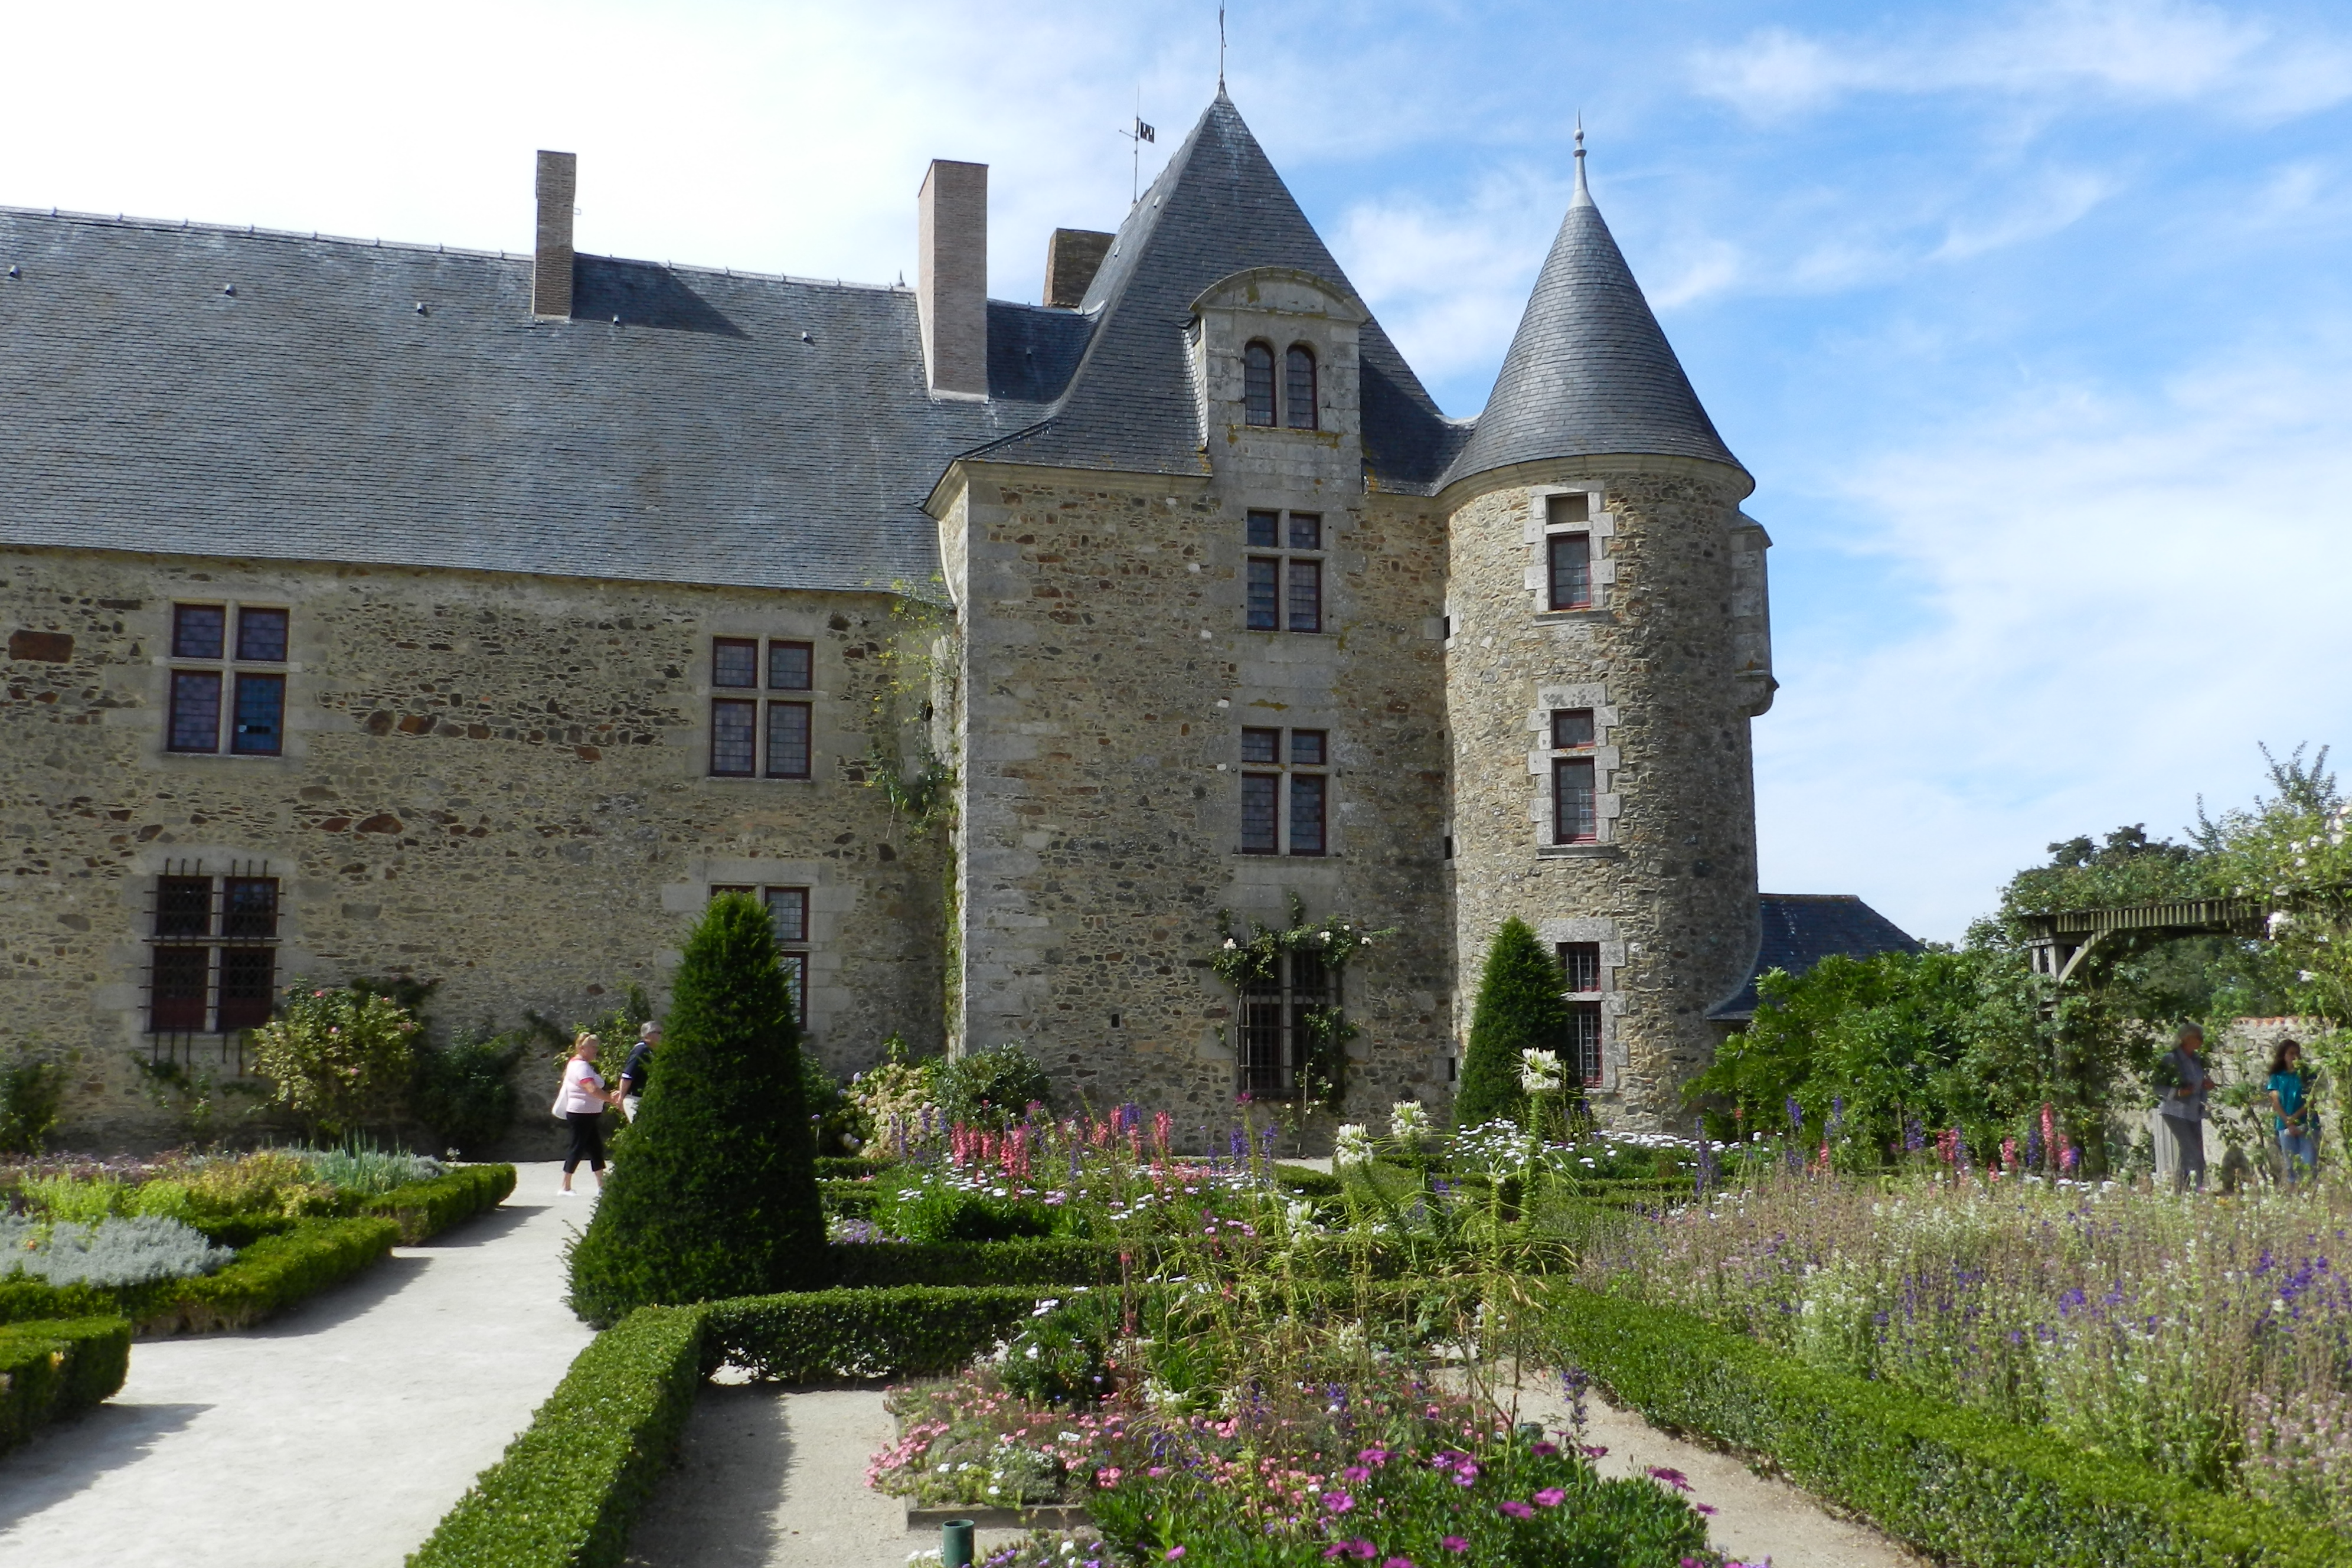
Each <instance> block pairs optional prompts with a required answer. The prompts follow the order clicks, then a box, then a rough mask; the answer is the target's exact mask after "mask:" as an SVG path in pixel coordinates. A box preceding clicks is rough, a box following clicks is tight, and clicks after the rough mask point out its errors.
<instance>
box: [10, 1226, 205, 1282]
mask: <svg viewBox="0 0 2352 1568" xmlns="http://www.w3.org/2000/svg"><path fill="white" fill-rule="evenodd" d="M42 1229H43V1227H42V1226H38V1225H37V1224H35V1223H33V1222H31V1221H29V1220H23V1219H0V1258H5V1265H0V1267H5V1273H6V1274H19V1273H21V1274H30V1275H33V1276H35V1277H36V1278H37V1279H46V1280H47V1281H48V1282H49V1283H50V1284H52V1285H100V1286H115V1285H145V1284H149V1283H152V1281H154V1280H158V1279H194V1278H195V1277H196V1276H197V1275H199V1274H210V1273H212V1272H213V1271H214V1270H215V1269H217V1268H220V1267H221V1266H222V1265H224V1264H226V1263H227V1262H228V1260H229V1259H230V1258H235V1257H236V1250H235V1249H234V1248H231V1247H215V1246H214V1245H213V1244H212V1243H211V1241H209V1240H207V1239H206V1238H205V1234H204V1232H202V1231H200V1230H197V1229H196V1228H195V1227H194V1226H187V1225H183V1224H181V1223H180V1222H179V1221H178V1220H175V1219H166V1218H164V1217H163V1215H133V1216H131V1217H129V1218H123V1217H121V1216H117V1217H115V1218H111V1219H106V1220H101V1221H100V1222H99V1223H98V1224H97V1225H94V1226H90V1225H74V1224H71V1223H69V1222H68V1223H62V1224H58V1225H55V1226H48V1227H47V1235H46V1236H44V1235H43V1234H42ZM0 1278H5V1275H0Z"/></svg>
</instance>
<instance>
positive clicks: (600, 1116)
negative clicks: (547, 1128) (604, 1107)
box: [563, 1110, 604, 1176]
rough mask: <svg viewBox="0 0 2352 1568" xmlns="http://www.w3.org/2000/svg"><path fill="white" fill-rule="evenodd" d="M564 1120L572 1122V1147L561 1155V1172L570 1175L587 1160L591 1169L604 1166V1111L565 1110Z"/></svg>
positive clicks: (598, 1169)
mask: <svg viewBox="0 0 2352 1568" xmlns="http://www.w3.org/2000/svg"><path fill="white" fill-rule="evenodd" d="M563 1120H564V1121H569V1122H570V1123H572V1148H571V1150H570V1152H567V1153H566V1154H565V1155H564V1156H563V1173H564V1174H565V1175H567V1176H568V1175H570V1174H571V1173H572V1172H574V1171H576V1170H578V1169H579V1168H580V1162H581V1161H583V1160H585V1161H587V1162H588V1168H589V1169H590V1170H592V1171H601V1170H603V1169H604V1112H603V1111H601V1110H574V1111H570V1112H567V1113H566V1114H565V1116H564V1118H563Z"/></svg>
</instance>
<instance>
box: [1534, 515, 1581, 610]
mask: <svg viewBox="0 0 2352 1568" xmlns="http://www.w3.org/2000/svg"><path fill="white" fill-rule="evenodd" d="M1544 550H1545V552H1546V553H1547V555H1548V557H1549V571H1550V581H1551V597H1550V599H1549V601H1548V602H1549V604H1550V605H1551V607H1552V608H1553V609H1555V610H1589V609H1591V607H1592V536H1591V534H1589V533H1554V534H1550V535H1548V536H1546V538H1545V540H1544Z"/></svg>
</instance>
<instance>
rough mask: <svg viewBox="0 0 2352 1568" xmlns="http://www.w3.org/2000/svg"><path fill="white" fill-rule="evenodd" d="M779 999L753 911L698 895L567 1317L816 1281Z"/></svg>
mask: <svg viewBox="0 0 2352 1568" xmlns="http://www.w3.org/2000/svg"><path fill="white" fill-rule="evenodd" d="M793 1012H794V1009H793V999H792V991H791V987H790V986H789V984H786V982H785V979H784V972H783V967H782V965H781V964H780V963H777V961H776V935H775V929H774V927H773V926H772V925H771V924H770V923H769V921H768V913H767V911H766V910H763V909H761V907H760V905H759V903H758V902H757V901H756V900H752V899H751V898H748V897H746V896H744V895H742V894H740V893H729V894H723V895H721V896H720V897H719V898H717V899H714V900H711V904H710V908H709V910H707V911H706V912H705V913H704V915H703V917H702V920H701V922H700V923H699V924H698V925H697V926H696V927H695V928H694V933H693V935H692V936H690V937H689V938H688V940H687V944H686V954H685V959H684V962H682V963H680V964H679V965H678V970H677V984H676V986H675V987H674V989H673V990H672V992H671V994H670V1006H669V1016H668V1017H667V1019H666V1020H665V1021H664V1026H663V1036H662V1044H661V1049H660V1051H659V1052H658V1053H657V1054H656V1057H655V1058H654V1067H653V1073H652V1077H651V1080H650V1082H649V1083H648V1084H647V1086H646V1097H645V1103H644V1104H643V1105H641V1106H639V1107H638V1110H637V1120H636V1121H635V1123H634V1124H632V1125H631V1127H630V1128H629V1131H628V1136H627V1137H626V1138H625V1140H623V1146H622V1149H621V1152H620V1153H619V1156H618V1157H617V1158H616V1159H615V1160H614V1163H613V1168H612V1170H611V1172H610V1173H608V1174H607V1177H606V1180H605V1184H604V1197H603V1201H601V1202H600V1203H599V1204H598V1205H596V1215H595V1217H594V1218H593V1219H592V1220H591V1221H590V1222H589V1224H588V1229H587V1232H586V1234H584V1235H583V1236H582V1237H581V1238H580V1240H579V1242H578V1243H577V1244H576V1245H575V1246H574V1247H573V1248H572V1258H571V1264H572V1310H573V1311H575V1312H577V1313H579V1314H580V1316H581V1317H583V1318H584V1319H585V1320H587V1321H589V1322H591V1323H593V1324H595V1325H597V1326H598V1327H600V1328H601V1327H604V1326H606V1325H609V1324H612V1323H614V1322H617V1321H620V1320H621V1319H622V1318H624V1317H625V1316H627V1315H628V1314H629V1313H630V1312H631V1311H633V1310H635V1309H636V1308H638V1307H642V1306H646V1305H648V1304H652V1303H657V1302H658V1303H677V1302H685V1301H707V1300H717V1299H719V1298H721V1297H727V1296H757V1295H765V1294H767V1293H770V1292H772V1291H777V1290H791V1289H805V1288H809V1287H813V1286H820V1285H822V1284H824V1283H825V1280H824V1274H825V1240H824V1209H823V1207H822V1206H821V1200H820V1199H819V1198H818V1195H817V1186H816V1166H815V1152H814V1141H813V1140H812V1139H811V1137H810V1134H809V1125H808V1112H807V1107H806V1105H805V1103H804V1100H803V1095H802V1090H801V1061H800V1029H799V1026H798V1025H797V1024H796V1023H795V1022H794V1018H793Z"/></svg>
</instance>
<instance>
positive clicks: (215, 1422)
mask: <svg viewBox="0 0 2352 1568" xmlns="http://www.w3.org/2000/svg"><path fill="white" fill-rule="evenodd" d="M520 1176H521V1180H520V1184H519V1185H518V1186H517V1188H516V1191H515V1194H514V1196H512V1197H510V1198H509V1199H508V1200H507V1202H506V1204H505V1205H503V1206H502V1207H500V1208H499V1210H497V1211H496V1212H494V1213H491V1214H488V1215H482V1216H481V1217H479V1218H478V1219H474V1220H471V1221H468V1222H467V1223H466V1224H465V1225H462V1226H458V1227H457V1228H456V1229H455V1230H452V1231H450V1232H449V1233H447V1234H446V1236H443V1237H438V1238H436V1240H435V1241H433V1242H431V1243H429V1244H427V1245H425V1246H424V1247H401V1248H399V1249H398V1250H396V1251H395V1252H394V1254H393V1256H392V1257H391V1258H390V1259H388V1260H387V1261H386V1262H384V1263H383V1264H380V1265H379V1266H377V1267H376V1268H373V1269H372V1270H370V1271H369V1272H368V1273H366V1274H363V1275H362V1276H361V1277H360V1278H359V1279H355V1280H353V1281H352V1282H351V1283H349V1284H347V1285H343V1286H341V1287H340V1288H338V1289H332V1290H329V1291H326V1292H324V1293H323V1294H321V1295H319V1296H316V1297H313V1298H312V1299H311V1300H310V1301H308V1302H306V1303H304V1304H303V1305H302V1306H300V1307H298V1308H296V1309H295V1310H292V1311H291V1312H289V1313H287V1314H286V1315H285V1316H283V1317H281V1318H278V1319H277V1320H275V1321H272V1322H269V1323H268V1324H265V1325H264V1326H262V1327H260V1328H258V1329H254V1330H251V1331H247V1332H244V1333H231V1334H206V1335H190V1336H187V1337H185V1338H178V1339H160V1340H140V1341H138V1342H135V1343H133V1344H132V1346H131V1377H130V1381H129V1382H128V1383H126V1384H124V1385H123V1389H122V1392H121V1394H117V1395H116V1396H115V1397H114V1398H113V1399H111V1400H110V1401H109V1402H107V1403H106V1404H105V1405H100V1407H99V1408H98V1409H96V1410H93V1411H91V1412H89V1414H88V1415H84V1416H82V1417H81V1418H79V1420H76V1421H72V1422H68V1423H67V1424H66V1425H64V1426H57V1427H52V1428H50V1429H49V1430H48V1431H47V1432H45V1433H43V1434H41V1435H40V1436H37V1437H36V1438H34V1440H33V1441H32V1442H31V1443H30V1444H28V1445H27V1446H26V1447H24V1448H22V1449H19V1450H17V1451H16V1453H13V1454H10V1455H7V1456H5V1458H0V1565H6V1568H16V1565H19V1564H21V1565H23V1568H35V1565H37V1568H84V1565H87V1568H215V1565H217V1568H319V1565H320V1564H322V1563H334V1564H336V1565H337V1568H377V1565H379V1564H381V1565H383V1568H396V1565H397V1564H398V1563H400V1562H401V1560H402V1559H403V1558H404V1557H405V1556H406V1555H407V1554H408V1553H409V1552H413V1551H415V1549H416V1547H417V1545H418V1543H420V1542H423V1541H424V1539H425V1536H427V1535H429V1534H430V1533H432V1531H433V1527H434V1525H435V1524H436V1522H438V1521H439V1520H440V1518H441V1515H442V1514H443V1513H445V1512H446V1511H447V1510H448V1509H449V1506H450V1505H451V1504H452V1503H454V1502H456V1501H457V1498H458V1496H459V1495H460V1494H461V1493H463V1492H464V1491H465V1489H466V1488H467V1486H468V1485H470V1484H471V1483H472V1481H473V1479H474V1477H475V1475H476V1474H477V1473H478V1471H480V1470H481V1469H482V1468H484V1467H485V1466H487V1465H488V1464H489V1463H490V1462H491V1461H492V1460H493V1459H495V1458H498V1456H499V1451H500V1450H502V1449H503V1448H504V1447H506V1445H507V1442H508V1440H509V1438H511V1437H512V1436H514V1434H515V1433H517V1432H518V1431H520V1430H521V1429H522V1427H523V1426H524V1425H525V1424H526V1423H527V1422H528V1421H529V1420H530V1413H531V1412H532V1410H534V1409H536V1408H537V1407H538V1405H539V1404H540V1402H541V1400H543V1399H545V1398H546V1397H547V1395H548V1394H549V1393H550V1391H551V1390H552V1389H553V1388H554V1387H555V1384H557V1382H559V1381H560V1380H561V1379H562V1376H563V1372H564V1369H565V1368H566V1367H567V1366H569V1365H570V1364H571V1362H572V1357H573V1356H574V1355H577V1354H578V1353H579V1352H580V1349H581V1347H582V1346H583V1345H585V1344H586V1343H587V1342H588V1340H589V1337H590V1336H589V1332H588V1330H587V1329H586V1328H585V1327H583V1325H582V1324H581V1323H579V1322H578V1321H576V1320H574V1319H573V1317H572V1314H571V1312H570V1311H569V1310H566V1308H565V1307H564V1305H563V1243H564V1241H565V1239H566V1237H567V1236H568V1234H569V1232H568V1229H567V1222H569V1224H571V1225H584V1224H585V1223H586V1221H587V1217H588V1215H589V1214H590V1213H591V1212H592V1208H593V1205H592V1202H591V1200H589V1199H587V1198H586V1197H584V1196H583V1197H582V1198H579V1199H567V1200H564V1201H562V1202H560V1203H559V1202H558V1201H556V1198H555V1195H554V1194H555V1187H556V1184H557V1182H558V1180H559V1173H558V1168H557V1166H555V1165H554V1164H552V1163H544V1164H530V1165H524V1166H521V1167H520ZM580 1184H581V1185H582V1186H583V1188H585V1187H587V1186H588V1185H589V1184H590V1183H589V1179H588V1177H587V1176H586V1175H585V1174H584V1173H583V1175H582V1177H581V1179H580ZM901 1561H902V1562H903V1556H902V1558H901Z"/></svg>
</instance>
